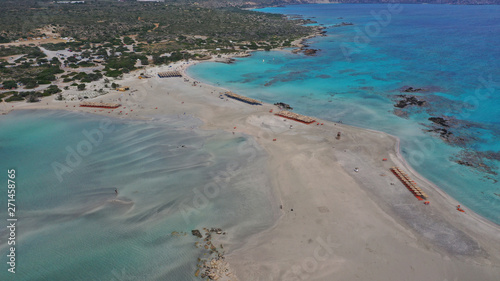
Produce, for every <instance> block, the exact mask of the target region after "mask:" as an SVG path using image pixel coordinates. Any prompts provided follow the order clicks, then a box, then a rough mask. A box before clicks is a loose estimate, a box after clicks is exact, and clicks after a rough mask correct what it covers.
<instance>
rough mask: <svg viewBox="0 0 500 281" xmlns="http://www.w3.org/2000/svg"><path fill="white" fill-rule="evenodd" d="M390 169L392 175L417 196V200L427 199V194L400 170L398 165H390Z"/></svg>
mask: <svg viewBox="0 0 500 281" xmlns="http://www.w3.org/2000/svg"><path fill="white" fill-rule="evenodd" d="M391 171H392V172H393V173H394V175H395V176H396V177H397V178H398V179H399V180H400V181H401V182H402V183H403V184H404V185H405V186H406V188H408V190H409V191H410V192H411V193H413V195H415V197H417V199H418V200H424V199H427V198H428V197H429V196H428V195H427V194H426V193H425V192H424V191H422V189H420V187H418V186H417V183H416V182H414V181H413V180H412V179H411V178H410V177H409V176H408V175H407V174H406V173H405V172H403V171H401V170H400V169H399V168H398V167H392V168H391Z"/></svg>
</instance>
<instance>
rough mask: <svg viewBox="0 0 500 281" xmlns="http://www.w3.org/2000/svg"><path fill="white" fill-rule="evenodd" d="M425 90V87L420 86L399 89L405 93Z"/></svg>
mask: <svg viewBox="0 0 500 281" xmlns="http://www.w3.org/2000/svg"><path fill="white" fill-rule="evenodd" d="M424 91H426V90H425V89H422V88H413V87H407V88H404V89H402V90H401V92H405V93H416V92H424Z"/></svg>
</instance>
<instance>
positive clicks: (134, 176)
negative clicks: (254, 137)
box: [0, 111, 277, 280]
mask: <svg viewBox="0 0 500 281" xmlns="http://www.w3.org/2000/svg"><path fill="white" fill-rule="evenodd" d="M101 122H110V125H109V128H111V129H112V130H111V131H105V130H104V128H108V127H107V126H105V127H103V126H101ZM105 124H106V123H105ZM199 124H200V121H198V120H196V119H194V118H191V117H184V116H183V117H182V118H178V117H161V118H157V120H155V121H148V122H146V121H123V120H119V119H105V118H103V117H100V116H93V115H88V114H79V113H68V112H60V111H16V112H11V113H9V114H8V115H6V116H1V117H0V128H2V130H0V148H1V149H0V159H2V161H1V165H0V167H1V171H2V172H1V174H0V179H1V181H2V182H3V183H6V182H7V169H12V168H13V169H16V175H17V178H16V181H17V188H16V190H17V192H16V202H15V204H16V207H17V210H16V211H17V212H16V216H17V218H18V222H17V229H16V231H17V235H16V243H17V244H16V257H17V259H16V262H17V265H16V274H15V275H12V274H10V273H8V272H7V266H6V261H7V257H6V255H7V254H8V247H9V246H8V245H7V237H8V235H9V233H8V232H7V231H6V228H5V227H2V229H1V230H0V254H1V256H2V258H1V259H0V260H1V261H2V264H3V265H2V267H1V270H0V280H196V279H195V277H194V272H195V270H196V263H197V258H198V257H200V255H201V254H202V252H201V250H200V249H198V248H196V247H194V246H193V244H194V242H195V241H197V240H195V238H194V237H193V236H192V235H191V230H192V229H200V230H201V228H202V227H220V228H222V229H224V230H227V231H228V235H227V237H225V240H224V241H226V243H227V245H230V244H232V243H236V244H238V243H242V241H243V240H244V239H246V238H247V237H248V236H249V235H251V234H252V233H255V232H257V231H260V230H262V229H264V228H267V227H269V226H270V225H271V224H273V223H274V221H275V219H276V217H275V216H274V212H273V209H275V210H276V209H277V208H276V206H274V204H275V203H274V200H273V198H272V193H271V190H270V186H269V183H268V180H267V178H265V177H262V178H259V177H255V176H252V174H253V173H256V174H263V173H264V170H263V169H264V167H265V158H264V157H263V155H264V153H263V152H262V151H261V150H260V149H259V148H258V147H256V146H254V143H253V141H251V140H249V139H247V138H246V137H245V136H241V135H232V134H229V133H219V134H217V136H216V135H215V134H214V133H213V132H205V131H201V130H198V129H196V126H197V125H199ZM193 127H195V129H194V130H192V129H191V128H193ZM84 130H86V131H87V132H92V136H91V137H90V139H93V140H94V141H95V144H92V145H91V146H90V147H91V148H90V149H87V148H88V144H86V141H89V138H87V137H86V136H85V134H84V133H83V132H84ZM96 130H99V131H100V132H101V134H102V137H99V134H98V133H96ZM88 143H91V142H90V141H89V142H88ZM86 145H87V147H86ZM85 149H87V150H85ZM71 150H74V151H77V153H80V154H79V155H81V159H80V160H79V161H78V159H77V158H75V157H76V156H74V154H71V155H72V156H70V158H68V159H69V162H68V161H67V157H68V155H69V154H70V153H69V151H71ZM70 162H72V163H73V164H74V165H73V166H71V165H70V164H68V163H70ZM78 162H79V163H78ZM54 163H59V164H61V165H65V166H66V167H68V168H69V169H71V170H72V171H71V172H69V171H68V172H65V173H62V172H59V174H60V179H61V181H60V180H59V178H58V172H55V170H54V168H53V164H54ZM228 165H230V166H228ZM57 171H60V169H58V170H57ZM115 188H116V189H117V190H118V196H116V195H115V191H114V190H115ZM200 194H203V195H200ZM0 198H1V200H0V209H1V212H0V214H2V218H1V219H2V220H3V221H4V223H2V226H4V225H5V220H6V219H7V214H6V210H7V185H6V184H5V185H4V186H3V187H2V188H1V189H0ZM173 231H178V232H188V235H186V236H180V237H177V236H172V235H171V233H172V232H173Z"/></svg>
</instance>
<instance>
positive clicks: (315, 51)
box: [304, 49, 319, 56]
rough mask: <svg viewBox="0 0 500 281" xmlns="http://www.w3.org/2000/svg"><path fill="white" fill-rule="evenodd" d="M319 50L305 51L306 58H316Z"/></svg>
mask: <svg viewBox="0 0 500 281" xmlns="http://www.w3.org/2000/svg"><path fill="white" fill-rule="evenodd" d="M318 51H319V50H317V49H305V50H304V55H306V56H314V55H315V54H316V53H317V52H318Z"/></svg>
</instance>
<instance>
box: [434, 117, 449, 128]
mask: <svg viewBox="0 0 500 281" xmlns="http://www.w3.org/2000/svg"><path fill="white" fill-rule="evenodd" d="M429 120H430V121H432V122H434V123H436V124H438V125H441V126H443V127H449V126H450V125H448V120H446V119H444V118H443V117H430V118H429Z"/></svg>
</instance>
